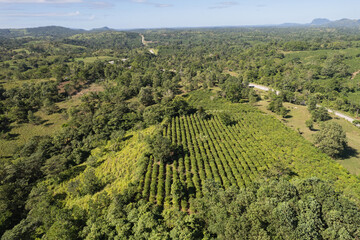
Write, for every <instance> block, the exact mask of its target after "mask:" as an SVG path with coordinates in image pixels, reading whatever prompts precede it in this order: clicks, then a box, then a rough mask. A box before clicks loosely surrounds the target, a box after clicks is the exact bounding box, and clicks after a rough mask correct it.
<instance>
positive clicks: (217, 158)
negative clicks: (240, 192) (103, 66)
mask: <svg viewBox="0 0 360 240" xmlns="http://www.w3.org/2000/svg"><path fill="white" fill-rule="evenodd" d="M189 101H190V102H191V103H192V104H196V106H202V107H204V108H206V109H207V112H208V113H211V114H212V115H211V117H210V118H202V117H200V115H198V114H194V115H187V116H180V117H175V118H173V119H171V121H170V122H169V123H168V124H167V126H166V127H165V128H164V129H163V135H164V136H166V137H168V138H169V139H170V140H171V142H172V143H173V144H175V145H177V146H181V147H182V149H183V151H182V153H179V154H178V155H177V156H174V157H173V159H172V161H170V162H166V163H161V162H159V161H158V160H156V159H154V158H153V157H149V159H148V166H147V171H146V174H144V176H143V179H142V181H140V182H141V184H140V188H141V190H142V194H143V197H144V198H146V199H148V200H149V201H151V202H153V203H156V204H159V205H163V206H165V207H170V206H174V207H176V208H181V209H183V210H188V209H189V208H190V211H191V209H192V206H191V202H192V201H191V199H193V198H197V197H201V196H203V194H204V192H206V190H207V189H206V187H204V186H205V182H206V180H207V179H213V180H214V181H216V182H218V183H219V184H221V185H222V186H223V187H224V188H229V187H231V186H236V187H240V188H241V187H247V186H248V185H249V184H252V183H253V182H254V181H255V180H256V179H258V177H259V176H262V175H263V174H264V173H265V174H266V173H268V172H267V169H269V168H270V167H272V166H274V165H277V166H279V165H280V166H282V167H285V168H287V170H289V171H290V172H292V173H293V174H292V176H299V177H318V178H322V179H326V180H328V181H331V182H333V183H335V186H336V187H338V188H339V189H344V188H347V191H348V192H349V196H350V197H351V196H352V195H356V196H358V195H359V194H360V192H359V190H358V187H357V186H358V185H357V182H358V180H357V179H356V177H354V176H351V175H350V174H349V173H348V172H347V171H346V170H345V169H344V168H343V167H341V166H340V165H339V164H338V163H335V161H334V160H332V159H330V158H329V157H328V156H326V155H325V154H323V153H321V152H320V151H319V150H318V149H317V148H315V147H314V146H313V145H312V144H311V143H310V142H308V141H306V140H305V139H304V138H303V137H301V136H300V134H299V133H297V132H295V131H293V130H291V129H290V128H287V127H286V126H285V125H284V124H282V123H281V122H280V121H278V120H277V119H275V118H274V117H272V116H269V115H266V114H264V113H262V112H260V111H258V110H257V109H255V108H253V107H251V106H249V105H246V104H231V103H228V102H227V101H225V100H223V99H221V98H218V99H216V97H214V95H213V94H212V93H211V92H205V91H202V92H193V93H192V94H191V96H190V99H189ZM223 112H226V113H228V114H229V115H230V116H231V118H232V119H233V120H234V121H233V122H234V123H233V124H230V125H225V124H223V122H222V121H221V113H223ZM180 152H181V151H180ZM277 163H280V164H277ZM277 170H278V169H277ZM275 173H277V172H276V171H275ZM279 174H282V173H281V172H280V173H279Z"/></svg>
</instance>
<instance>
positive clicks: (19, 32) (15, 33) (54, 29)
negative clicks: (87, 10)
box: [0, 26, 86, 38]
mask: <svg viewBox="0 0 360 240" xmlns="http://www.w3.org/2000/svg"><path fill="white" fill-rule="evenodd" d="M84 32H86V30H82V29H71V28H65V27H59V26H47V27H37V28H22V29H0V36H1V37H6V38H16V37H70V36H72V35H75V34H79V33H84Z"/></svg>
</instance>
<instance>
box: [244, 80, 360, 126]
mask: <svg viewBox="0 0 360 240" xmlns="http://www.w3.org/2000/svg"><path fill="white" fill-rule="evenodd" d="M249 86H250V87H253V88H256V89H259V90H263V91H276V94H277V95H279V94H280V91H278V90H274V89H272V88H269V87H266V86H263V85H259V84H255V83H249ZM316 106H317V107H321V105H319V104H317V105H316ZM326 110H328V112H329V113H333V114H334V115H335V116H337V117H340V118H343V119H345V120H346V121H349V122H351V123H352V122H353V121H354V120H356V119H355V118H353V117H350V116H348V115H345V114H343V113H340V112H338V111H335V110H332V109H330V108H326ZM356 126H357V127H360V124H357V125H356Z"/></svg>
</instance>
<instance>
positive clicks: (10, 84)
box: [0, 78, 55, 89]
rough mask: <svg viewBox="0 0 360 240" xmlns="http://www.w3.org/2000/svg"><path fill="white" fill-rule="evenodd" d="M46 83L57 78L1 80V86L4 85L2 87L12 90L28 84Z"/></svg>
mask: <svg viewBox="0 0 360 240" xmlns="http://www.w3.org/2000/svg"><path fill="white" fill-rule="evenodd" d="M46 81H55V78H50V79H30V80H1V81H0V84H2V86H3V87H4V88H5V89H11V88H15V87H21V85H23V84H25V83H27V84H29V83H39V82H46Z"/></svg>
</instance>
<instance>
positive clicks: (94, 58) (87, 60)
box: [75, 56, 115, 63]
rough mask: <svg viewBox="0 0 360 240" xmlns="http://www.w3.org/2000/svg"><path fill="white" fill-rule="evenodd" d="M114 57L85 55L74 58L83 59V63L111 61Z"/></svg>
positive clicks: (76, 59)
mask: <svg viewBox="0 0 360 240" xmlns="http://www.w3.org/2000/svg"><path fill="white" fill-rule="evenodd" d="M114 59H115V58H114V57H110V56H99V57H85V58H75V61H77V62H79V61H83V62H84V63H93V62H95V61H111V60H114Z"/></svg>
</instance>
